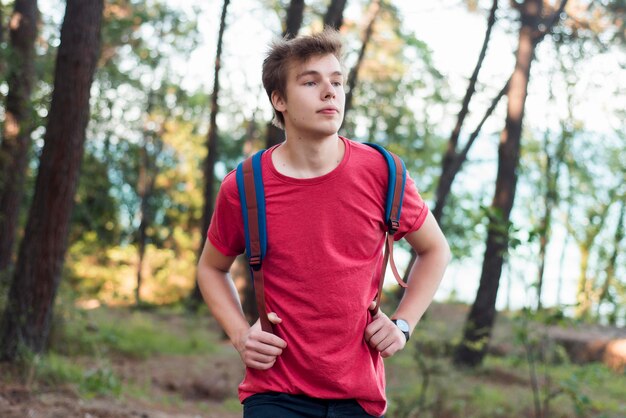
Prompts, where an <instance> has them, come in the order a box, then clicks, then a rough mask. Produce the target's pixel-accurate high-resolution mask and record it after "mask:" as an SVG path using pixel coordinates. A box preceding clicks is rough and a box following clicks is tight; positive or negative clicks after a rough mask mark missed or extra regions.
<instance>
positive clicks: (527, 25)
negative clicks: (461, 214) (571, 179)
mask: <svg viewBox="0 0 626 418" xmlns="http://www.w3.org/2000/svg"><path fill="white" fill-rule="evenodd" d="M542 6H543V2H542V0H525V1H524V3H523V4H522V6H521V23H522V26H521V28H520V33H519V38H518V49H517V53H516V64H515V70H514V72H513V75H512V76H511V83H510V86H509V93H508V98H509V102H508V107H507V117H506V122H505V127H504V130H503V132H502V135H501V138H500V145H499V147H498V174H497V177H496V190H495V195H494V199H493V202H492V204H491V209H492V211H491V216H490V219H489V228H488V232H487V245H486V249H485V256H484V259H483V267H482V274H481V277H480V285H479V288H478V293H477V295H476V300H475V301H474V304H473V305H472V309H471V310H470V313H469V315H468V317H467V320H466V322H465V326H464V335H463V341H462V342H461V344H460V345H459V346H458V347H457V349H456V352H455V356H454V360H455V363H457V364H461V365H466V366H477V365H479V364H480V363H481V362H482V360H483V358H484V356H485V354H486V352H487V345H488V343H489V339H490V336H491V330H492V328H493V324H494V321H495V317H496V296H497V294H498V286H499V284H500V275H501V273H502V263H503V260H504V256H505V254H506V252H507V249H508V244H509V223H510V221H509V217H510V213H511V209H512V207H513V201H514V199H515V189H516V185H517V172H516V171H517V166H518V163H519V153H520V148H521V133H522V121H523V118H524V104H525V102H526V95H527V89H528V81H529V76H530V66H531V63H532V60H533V54H534V50H535V46H536V44H535V42H534V39H533V34H534V33H535V31H537V28H538V26H539V22H540V18H541V9H542Z"/></svg>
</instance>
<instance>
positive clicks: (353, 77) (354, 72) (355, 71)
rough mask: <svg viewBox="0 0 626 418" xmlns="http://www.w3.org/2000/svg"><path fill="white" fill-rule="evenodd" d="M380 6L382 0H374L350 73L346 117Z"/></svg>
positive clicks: (369, 9)
mask: <svg viewBox="0 0 626 418" xmlns="http://www.w3.org/2000/svg"><path fill="white" fill-rule="evenodd" d="M380 8H381V4H380V0H372V1H371V3H370V5H369V8H368V11H367V18H366V19H367V24H366V26H365V30H364V31H363V37H362V42H361V49H360V51H359V56H358V58H357V60H356V63H355V64H354V67H352V69H351V70H350V74H349V75H348V82H347V85H348V93H347V94H346V104H345V110H344V115H343V117H344V119H345V117H346V115H347V114H348V112H349V111H350V109H351V108H352V98H353V97H354V88H355V87H356V83H357V79H358V77H359V69H360V68H361V64H362V63H363V58H364V57H365V49H366V48H367V45H368V44H369V42H370V39H371V38H372V34H373V33H374V22H375V21H376V18H377V17H378V14H379V13H380Z"/></svg>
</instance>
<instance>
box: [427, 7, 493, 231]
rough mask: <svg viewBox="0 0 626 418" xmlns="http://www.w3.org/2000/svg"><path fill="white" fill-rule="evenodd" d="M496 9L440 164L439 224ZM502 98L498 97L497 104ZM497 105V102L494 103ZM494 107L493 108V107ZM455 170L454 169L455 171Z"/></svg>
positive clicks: (435, 211) (491, 15)
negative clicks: (460, 136) (460, 137)
mask: <svg viewBox="0 0 626 418" xmlns="http://www.w3.org/2000/svg"><path fill="white" fill-rule="evenodd" d="M497 9H498V0H493V3H492V5H491V10H490V12H489V18H488V19H487V30H486V31H485V38H484V39H483V45H482V48H481V50H480V54H479V56H478V61H477V62H476V65H475V66H474V72H473V73H472V75H471V77H470V79H469V85H468V86H467V90H466V91H465V97H463V103H462V105H461V110H460V112H459V114H458V116H457V120H456V125H455V126H454V129H453V130H452V133H451V134H450V138H449V139H448V148H447V149H446V153H445V154H444V156H443V160H442V163H441V173H442V174H441V177H440V178H439V183H438V184H437V192H436V199H435V207H434V209H433V216H434V217H435V219H436V220H437V221H438V222H439V221H440V220H441V215H442V212H443V207H444V206H445V204H446V199H447V198H448V195H449V194H450V189H451V187H452V182H453V181H454V177H455V176H456V174H457V173H458V172H459V171H460V169H461V165H462V164H463V162H464V161H465V158H464V156H460V155H459V153H458V151H457V145H458V142H459V135H460V134H461V128H462V127H463V122H464V121H465V117H466V116H467V114H468V112H469V104H470V100H471V99H472V96H473V95H474V93H475V92H476V83H477V82H478V74H479V73H480V69H481V68H482V65H483V61H484V59H485V55H486V54H487V47H488V46H489V40H490V39H491V31H492V29H493V25H494V24H495V22H496V10H497ZM501 97H502V96H501V95H498V102H499V101H500V98H501ZM496 104H497V102H496ZM494 107H495V106H494ZM459 158H463V159H461V160H459V161H455V160H457V159H459ZM455 168H456V169H455Z"/></svg>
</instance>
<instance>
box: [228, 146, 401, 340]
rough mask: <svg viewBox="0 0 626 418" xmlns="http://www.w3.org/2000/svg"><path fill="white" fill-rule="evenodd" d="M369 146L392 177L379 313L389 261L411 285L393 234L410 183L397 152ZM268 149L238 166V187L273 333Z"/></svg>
mask: <svg viewBox="0 0 626 418" xmlns="http://www.w3.org/2000/svg"><path fill="white" fill-rule="evenodd" d="M366 145H369V146H371V147H372V148H374V149H376V150H377V151H379V152H380V153H381V154H382V155H383V157H384V158H385V161H386V162H387V167H388V173H389V180H388V183H387V198H386V202H385V224H386V225H387V232H386V238H385V252H384V256H383V264H382V268H381V272H380V278H379V284H378V294H377V295H376V307H375V308H374V310H373V311H372V314H373V315H376V313H378V309H379V307H380V298H381V295H382V290H383V283H384V280H385V272H386V270H387V264H388V262H389V261H391V270H392V271H393V274H394V276H395V278H396V281H397V282H398V284H399V285H400V286H402V287H407V285H406V284H405V283H404V282H403V281H402V279H401V278H400V274H399V273H398V269H397V268H396V264H395V262H394V260H393V242H394V239H393V236H394V234H395V233H396V232H397V231H398V229H399V228H400V214H401V211H402V198H403V196H404V186H405V183H406V166H405V165H404V162H403V161H402V160H401V159H400V158H399V157H398V156H397V155H395V154H393V153H391V152H389V151H387V150H386V149H384V148H383V147H381V146H380V145H377V144H371V143H366ZM263 152H265V150H261V151H259V152H257V153H256V154H254V155H253V156H251V157H248V158H247V159H246V160H244V161H243V162H241V163H240V164H239V165H238V166H237V173H236V178H237V189H238V190H239V200H240V202H241V211H242V215H243V222H244V235H245V239H246V255H247V257H248V264H249V267H250V272H251V274H252V277H253V281H254V293H255V298H256V304H257V309H258V311H259V319H260V322H261V329H262V330H263V331H266V332H270V333H273V327H272V323H271V322H270V321H269V319H268V317H267V307H266V304H265V287H264V284H263V258H265V253H266V250H267V225H266V219H265V190H264V188H263V175H262V170H261V156H262V155H263Z"/></svg>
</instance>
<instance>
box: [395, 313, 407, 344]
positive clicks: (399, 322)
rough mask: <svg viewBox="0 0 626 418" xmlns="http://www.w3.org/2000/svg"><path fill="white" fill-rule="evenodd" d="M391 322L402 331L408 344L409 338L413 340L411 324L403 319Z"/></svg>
mask: <svg viewBox="0 0 626 418" xmlns="http://www.w3.org/2000/svg"><path fill="white" fill-rule="evenodd" d="M391 322H393V323H394V324H396V326H397V327H398V329H400V331H401V332H402V334H404V338H406V341H407V342H408V341H409V338H411V329H410V326H409V323H408V322H407V321H405V320H404V319H401V318H394V319H392V320H391Z"/></svg>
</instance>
